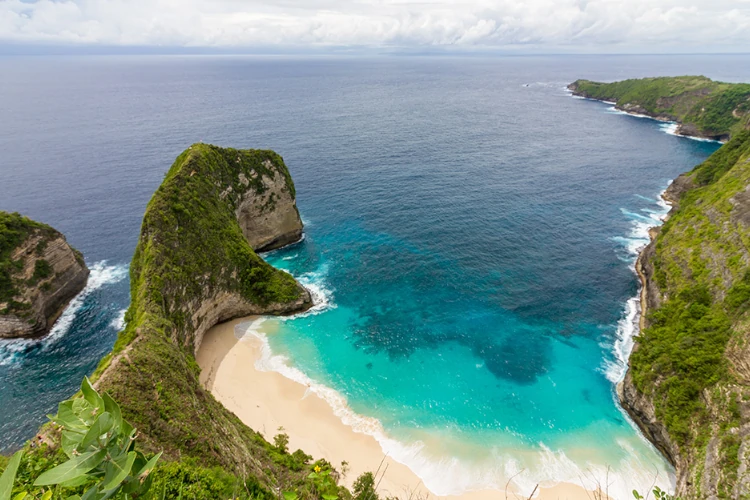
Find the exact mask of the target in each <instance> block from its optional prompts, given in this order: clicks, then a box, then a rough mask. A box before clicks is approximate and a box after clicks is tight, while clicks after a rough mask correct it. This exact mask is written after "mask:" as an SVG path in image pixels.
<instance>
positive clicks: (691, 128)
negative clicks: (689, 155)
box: [568, 76, 750, 141]
mask: <svg viewBox="0 0 750 500" xmlns="http://www.w3.org/2000/svg"><path fill="white" fill-rule="evenodd" d="M568 89H569V90H571V91H572V92H573V94H574V95H577V96H581V97H586V98H589V99H597V100H600V101H609V102H614V103H615V107H616V108H617V109H619V110H620V111H625V112H627V113H635V114H640V115H646V116H650V117H652V118H655V119H657V120H663V121H674V122H677V123H678V127H677V133H678V134H681V135H687V136H692V137H701V138H706V139H713V140H719V141H727V140H729V138H730V137H731V136H733V135H734V134H737V133H738V132H740V131H742V130H743V129H747V128H748V127H750V84H742V83H723V82H715V81H713V80H710V79H709V78H706V77H704V76H679V77H661V78H643V79H634V80H623V81H620V82H614V83H600V82H592V81H590V80H576V81H575V82H573V83H571V84H570V85H568Z"/></svg>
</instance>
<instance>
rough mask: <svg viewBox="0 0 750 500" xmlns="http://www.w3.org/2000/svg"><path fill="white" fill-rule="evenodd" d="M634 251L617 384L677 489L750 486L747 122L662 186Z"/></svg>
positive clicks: (747, 491)
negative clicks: (632, 299)
mask: <svg viewBox="0 0 750 500" xmlns="http://www.w3.org/2000/svg"><path fill="white" fill-rule="evenodd" d="M665 198H666V199H667V200H668V201H671V202H672V203H673V208H672V210H671V211H670V215H669V218H668V220H667V222H665V224H664V225H663V226H662V227H661V229H660V230H659V231H655V232H654V234H653V235H652V236H653V239H652V242H651V243H650V244H649V245H648V246H647V247H646V249H645V250H644V251H643V252H642V253H641V256H640V258H639V260H638V263H637V271H638V273H639V276H640V277H641V280H642V284H643V290H642V293H643V295H642V301H641V302H642V307H643V308H644V316H643V318H642V323H641V327H642V330H641V334H640V335H639V337H638V338H637V339H636V345H635V348H634V350H633V354H632V355H631V358H630V370H629V371H628V374H627V376H626V378H625V380H624V381H623V383H622V385H621V386H620V387H619V388H618V392H619V395H620V398H621V401H622V404H623V407H624V408H625V409H626V410H627V411H628V413H629V414H630V415H631V416H632V417H633V419H634V420H635V421H636V423H638V425H639V426H640V427H641V429H642V430H643V432H644V434H645V435H646V436H647V437H648V438H649V439H650V440H651V441H652V442H653V443H654V444H655V445H656V446H657V447H658V448H659V449H660V450H661V451H662V452H663V453H664V455H665V456H666V457H667V458H668V459H669V460H670V461H671V462H672V463H673V464H674V465H675V467H676V472H677V492H676V494H677V496H679V497H681V498H686V499H687V498H746V497H747V495H750V473H749V472H748V470H747V467H748V464H749V463H750V385H749V383H750V362H749V361H748V360H749V359H750V313H749V311H750V251H749V250H748V248H750V246H748V243H750V225H748V222H749V221H748V217H747V214H748V213H750V132H740V133H738V134H737V135H736V136H735V137H734V138H733V139H732V140H731V141H730V142H729V143H728V144H726V145H725V146H723V147H722V148H721V149H720V150H719V151H717V152H716V153H715V154H714V155H712V156H711V157H710V158H709V159H708V160H707V161H706V162H704V163H703V164H701V165H699V166H698V167H696V168H695V169H694V170H693V171H691V172H689V173H688V174H683V175H682V176H680V177H678V178H677V179H676V180H675V182H674V183H673V184H672V185H671V186H670V188H669V189H668V190H667V192H666V194H665Z"/></svg>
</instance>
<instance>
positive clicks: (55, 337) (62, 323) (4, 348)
mask: <svg viewBox="0 0 750 500" xmlns="http://www.w3.org/2000/svg"><path fill="white" fill-rule="evenodd" d="M90 270H91V273H90V274H89V279H88V282H87V283H86V286H85V287H84V288H83V290H81V292H80V293H79V294H78V295H76V296H75V297H74V298H73V300H71V301H70V304H68V307H67V308H66V309H65V311H63V313H62V314H61V315H60V317H59V318H58V319H57V321H56V322H55V325H54V326H53V327H52V329H51V330H50V332H49V333H48V334H47V335H45V336H44V337H41V338H38V339H9V340H0V365H8V364H11V363H14V362H18V361H20V360H21V359H23V353H24V352H26V351H27V350H29V349H30V348H32V347H37V346H39V347H41V349H43V350H46V349H49V347H51V346H52V345H54V344H55V343H57V342H58V341H59V340H60V339H62V338H63V337H64V336H65V335H66V334H67V333H68V331H69V330H70V326H71V325H72V324H73V320H75V318H76V315H77V314H78V312H79V311H80V309H81V307H83V304H84V301H85V300H86V297H88V296H89V295H90V294H91V293H92V292H94V291H96V290H98V289H100V288H102V287H103V286H105V285H109V284H111V283H117V282H119V281H122V280H123V279H124V278H126V277H127V275H128V266H127V265H114V266H109V265H107V261H104V260H103V261H100V262H97V263H95V264H94V265H92V266H91V267H90ZM120 315H121V316H122V320H120ZM124 320H125V311H124V310H123V311H121V312H120V313H118V316H117V317H116V318H113V320H112V323H110V326H112V327H115V328H118V329H121V328H120V327H118V326H116V325H115V322H117V325H120V324H123V325H124Z"/></svg>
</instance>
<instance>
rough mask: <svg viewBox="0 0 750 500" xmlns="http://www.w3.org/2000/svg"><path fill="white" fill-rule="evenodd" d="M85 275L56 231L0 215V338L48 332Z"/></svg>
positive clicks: (76, 256) (81, 264) (76, 255)
mask: <svg viewBox="0 0 750 500" xmlns="http://www.w3.org/2000/svg"><path fill="white" fill-rule="evenodd" d="M88 276H89V270H88V268H87V267H86V264H85V263H84V262H83V256H82V255H81V253H80V252H79V251H78V250H76V249H74V248H72V247H71V246H70V245H69V244H68V242H67V241H65V236H63V235H62V234H61V233H60V232H58V231H56V230H55V229H53V228H51V227H50V226H47V225H46V224H42V223H39V222H36V221H33V220H31V219H29V218H28V217H24V216H22V215H20V214H17V213H8V212H2V211H0V338H17V337H37V336H41V335H44V334H46V333H48V332H49V330H50V329H51V328H52V325H53V324H54V323H55V321H56V320H57V318H58V317H59V316H60V314H62V312H63V310H64V309H65V307H67V305H68V304H69V303H70V301H71V300H72V299H73V297H75V296H76V295H77V294H78V293H79V292H80V291H81V290H82V289H83V288H84V287H85V286H86V281H87V280H88Z"/></svg>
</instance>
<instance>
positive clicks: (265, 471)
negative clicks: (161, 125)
mask: <svg viewBox="0 0 750 500" xmlns="http://www.w3.org/2000/svg"><path fill="white" fill-rule="evenodd" d="M295 194H296V192H295V188H294V183H293V182H292V178H291V176H290V174H289V171H288V169H287V167H286V165H285V164H284V161H283V160H282V158H281V156H279V155H278V154H276V153H275V152H273V151H267V150H254V149H245V150H240V149H232V148H222V147H218V146H213V145H208V144H194V145H192V146H190V147H189V148H188V149H187V150H185V151H184V152H183V153H182V154H180V155H179V156H178V158H177V160H176V161H175V162H174V164H173V165H172V167H171V168H170V169H169V171H168V172H167V174H166V176H165V179H164V181H163V182H162V184H161V186H159V188H158V189H157V190H156V192H155V193H154V195H153V197H152V199H151V201H150V202H149V204H148V206H147V207H146V211H145V215H144V217H143V223H142V226H141V233H140V238H139V240H138V244H137V246H136V249H135V254H134V256H133V260H132V263H131V266H130V281H131V283H130V286H131V304H130V308H129V309H128V311H127V314H126V316H125V319H126V327H125V329H124V330H123V331H122V332H121V333H120V334H119V338H118V340H117V342H116V344H115V346H114V350H113V352H112V353H111V354H110V355H108V356H107V357H105V358H104V359H103V360H102V362H101V364H100V366H99V368H98V369H97V371H96V372H95V373H94V379H95V384H96V386H97V387H98V388H100V389H101V390H103V391H106V392H108V393H109V394H111V395H112V397H113V398H115V399H116V400H117V401H118V402H119V403H120V405H121V406H122V412H123V415H124V416H126V417H127V418H128V419H129V421H131V422H132V423H133V425H134V426H136V427H137V428H138V432H139V441H140V443H142V446H143V449H144V451H146V452H154V453H156V452H163V453H164V455H163V459H164V460H166V461H167V462H172V461H174V462H179V463H182V464H185V463H186V462H185V460H197V461H198V462H197V463H200V464H201V466H204V467H220V468H221V469H222V470H224V471H226V473H228V474H231V475H233V476H235V477H238V478H243V481H250V482H251V483H252V484H253V485H254V486H253V487H254V488H256V490H257V491H258V492H260V493H259V498H265V497H274V496H275V493H272V491H276V489H277V488H279V487H283V488H284V489H292V488H293V487H294V484H296V483H297V482H298V481H301V482H304V481H306V478H307V474H309V472H310V471H309V470H308V469H309V468H308V467H307V466H306V465H305V464H306V463H307V462H306V460H307V459H300V460H302V461H299V460H297V459H296V458H295V459H294V460H293V459H292V458H291V455H289V454H283V453H280V452H279V451H278V450H277V449H276V448H275V447H274V446H273V445H271V444H270V443H268V442H267V441H266V440H265V439H264V438H263V437H262V435H260V434H259V433H257V432H255V431H254V430H252V429H250V428H248V427H247V426H245V425H244V424H243V423H242V422H241V421H240V420H239V419H238V418H237V417H236V416H235V415H234V414H232V413H231V412H229V411H228V410H227V409H226V408H225V407H224V406H223V405H221V403H219V402H218V401H216V399H214V397H213V396H212V395H211V394H210V392H208V391H207V390H206V389H205V388H204V387H203V386H202V384H201V383H200V380H199V375H200V369H199V367H198V365H197V363H196V361H195V353H196V352H197V350H198V348H199V347H200V344H201V342H202V340H203V335H204V334H205V332H206V331H207V330H208V329H209V328H211V327H213V326H214V325H216V324H217V323H220V322H223V321H227V320H230V319H233V318H238V317H243V316H248V315H256V314H279V315H284V314H292V313H296V312H300V311H304V310H306V309H308V308H309V307H310V306H311V305H312V300H311V296H310V294H309V293H308V291H307V290H306V289H305V288H304V287H302V286H301V285H300V284H299V283H297V281H296V280H295V279H294V278H293V277H292V276H291V275H290V274H288V273H286V272H284V271H281V270H278V269H275V268H274V267H272V266H271V265H269V264H268V263H266V262H265V261H264V260H263V259H262V258H261V257H260V256H258V254H257V253H256V250H258V251H260V250H268V249H273V248H278V247H279V246H281V245H284V244H288V243H293V242H295V241H297V240H298V239H299V238H300V236H301V232H302V222H301V219H300V216H299V213H298V210H297V207H296V201H295ZM301 456H302V457H303V458H304V456H306V455H301ZM190 463H195V462H190ZM290 464H291V465H290ZM290 467H292V468H291V469H290Z"/></svg>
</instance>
